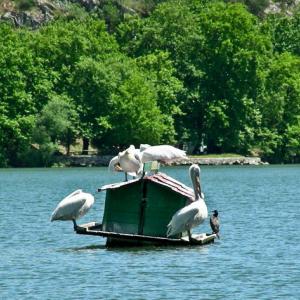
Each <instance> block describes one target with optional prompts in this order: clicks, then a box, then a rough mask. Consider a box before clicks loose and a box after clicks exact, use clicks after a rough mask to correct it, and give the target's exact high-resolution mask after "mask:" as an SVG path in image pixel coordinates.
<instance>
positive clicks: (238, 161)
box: [55, 155, 268, 167]
mask: <svg viewBox="0 0 300 300" xmlns="http://www.w3.org/2000/svg"><path fill="white" fill-rule="evenodd" d="M112 158H113V155H103V156H97V155H73V156H61V157H57V158H56V161H55V163H56V164H58V165H63V166H66V167H107V166H108V164H109V161H110V160H111V159H112ZM191 164H199V165H207V166H220V165H228V166H231V165H242V166H244V165H251V166H258V165H266V164H268V163H266V162H263V161H262V160H261V158H260V157H246V156H236V157H211V158H207V157H203V158H202V157H188V159H182V160H179V161H176V162H173V163H170V164H166V165H168V166H184V165H191Z"/></svg>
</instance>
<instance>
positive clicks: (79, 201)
mask: <svg viewBox="0 0 300 300" xmlns="http://www.w3.org/2000/svg"><path fill="white" fill-rule="evenodd" d="M94 201H95V199H94V196H93V195H91V194H89V193H84V192H83V191H82V190H76V191H74V192H73V193H71V194H70V195H68V196H67V197H65V198H64V199H63V200H62V201H61V202H59V204H58V205H57V207H56V208H55V210H54V211H53V213H52V215H51V219H50V221H51V222H52V221H56V220H61V221H73V224H74V230H76V228H77V224H76V219H79V218H80V217H82V216H84V215H85V214H86V213H87V212H88V211H89V209H90V208H91V206H92V205H93V204H94Z"/></svg>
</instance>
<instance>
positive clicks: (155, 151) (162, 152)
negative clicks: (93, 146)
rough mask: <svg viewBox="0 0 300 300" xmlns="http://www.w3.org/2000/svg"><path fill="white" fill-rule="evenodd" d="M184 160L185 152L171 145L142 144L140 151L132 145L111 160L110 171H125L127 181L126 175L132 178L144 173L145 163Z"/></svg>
mask: <svg viewBox="0 0 300 300" xmlns="http://www.w3.org/2000/svg"><path fill="white" fill-rule="evenodd" d="M183 158H186V154H185V151H183V150H180V149H178V148H175V147H173V146H169V145H158V146H150V145H148V144H141V145H140V149H136V148H135V147H134V146H133V145H130V147H129V148H128V149H126V150H125V151H123V152H120V153H119V154H118V156H115V157H113V158H112V159H111V161H110V162H109V166H108V169H109V170H110V171H124V172H125V178H126V180H127V174H126V173H128V174H129V175H131V176H137V175H139V174H141V173H142V169H143V163H146V162H149V161H155V160H157V161H160V162H164V163H169V162H172V161H175V160H177V159H183Z"/></svg>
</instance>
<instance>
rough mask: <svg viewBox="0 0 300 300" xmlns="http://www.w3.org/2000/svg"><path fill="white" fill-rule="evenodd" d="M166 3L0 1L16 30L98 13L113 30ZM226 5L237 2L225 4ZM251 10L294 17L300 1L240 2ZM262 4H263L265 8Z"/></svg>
mask: <svg viewBox="0 0 300 300" xmlns="http://www.w3.org/2000/svg"><path fill="white" fill-rule="evenodd" d="M160 2H165V1H164V0H69V1H68V0H53V1H49V0H0V20H6V21H8V22H11V23H12V24H14V25H15V26H17V27H21V26H29V27H32V28H37V27H39V26H40V25H42V24H44V23H46V22H49V21H51V20H52V19H54V18H55V17H57V16H62V15H64V16H70V17H78V16H80V14H83V13H85V12H88V13H95V14H96V15H98V16H99V17H100V18H102V19H104V20H105V21H106V23H107V24H108V28H109V29H112V30H113V28H114V27H115V26H116V25H117V24H118V23H119V22H121V21H122V20H123V18H124V15H125V14H131V15H132V14H138V15H140V16H146V15H148V14H149V12H150V11H151V10H152V9H153V8H154V7H155V5H157V4H158V3H160ZM225 2H237V1H236V0H225ZM238 2H242V3H244V4H245V5H248V8H249V10H250V11H251V12H252V13H254V14H257V15H260V16H262V15H263V14H266V13H278V12H282V11H285V12H286V13H287V14H291V12H292V10H293V8H294V7H295V6H296V5H299V2H300V0H286V1H283V0H281V1H271V0H264V1H261V0H257V1H247V0H239V1H238ZM262 3H263V4H262Z"/></svg>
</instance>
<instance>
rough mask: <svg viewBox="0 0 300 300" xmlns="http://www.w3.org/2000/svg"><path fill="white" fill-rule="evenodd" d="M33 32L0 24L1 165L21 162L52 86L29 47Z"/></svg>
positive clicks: (13, 164)
mask: <svg viewBox="0 0 300 300" xmlns="http://www.w3.org/2000/svg"><path fill="white" fill-rule="evenodd" d="M30 39H31V33H30V32H29V31H27V30H20V29H18V30H16V29H14V28H12V27H10V26H8V25H6V24H3V23H2V24H0V139H1V146H0V153H1V154H0V156H1V157H2V163H1V165H12V166H15V165H18V164H19V163H20V159H19V156H20V154H21V153H22V151H24V149H26V147H27V146H28V144H29V143H30V138H31V132H32V129H33V127H34V123H35V115H36V113H37V111H38V108H39V107H41V106H42V103H43V101H44V100H43V98H39V95H42V94H44V93H45V92H46V91H47V89H48V88H49V82H48V76H47V75H48V74H47V73H46V72H45V70H44V69H43V66H42V63H41V61H40V60H38V59H36V57H35V56H34V54H33V52H32V51H31V49H30V48H29V47H28V44H29V41H30Z"/></svg>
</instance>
